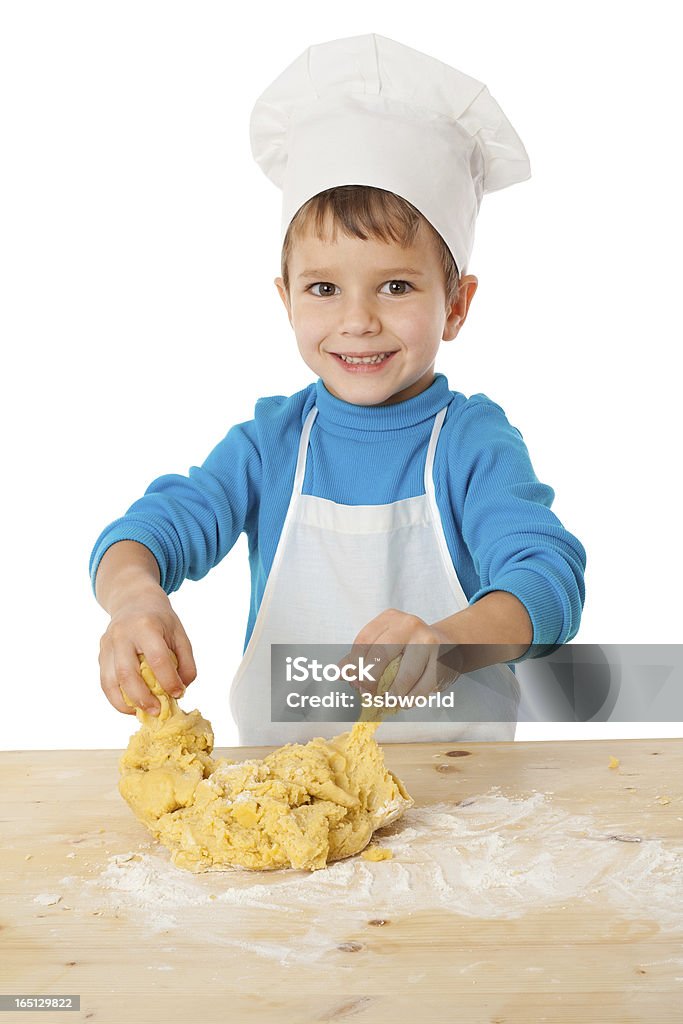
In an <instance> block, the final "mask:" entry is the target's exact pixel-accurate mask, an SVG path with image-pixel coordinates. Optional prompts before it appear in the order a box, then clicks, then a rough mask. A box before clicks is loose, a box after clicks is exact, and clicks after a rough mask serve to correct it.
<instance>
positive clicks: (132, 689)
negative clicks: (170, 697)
mask: <svg viewBox="0 0 683 1024" xmlns="http://www.w3.org/2000/svg"><path fill="white" fill-rule="evenodd" d="M114 668H115V675H116V685H117V686H120V687H121V689H122V690H123V691H124V693H125V694H126V696H127V697H128V700H130V701H132V702H133V704H135V706H136V708H141V709H142V710H143V711H147V712H149V713H151V714H157V713H158V712H159V710H160V708H161V705H160V704H159V701H158V700H157V698H156V697H155V696H154V694H153V693H152V691H151V690H150V688H149V687H148V685H147V683H146V682H145V680H144V679H143V678H142V675H141V673H140V660H139V658H138V656H137V651H136V650H135V645H134V644H130V646H128V647H126V649H125V653H122V652H121V650H120V649H119V650H118V652H117V651H115V652H114ZM152 671H154V670H153V669H152ZM154 674H155V675H156V672H155V673H154ZM122 699H123V698H122Z"/></svg>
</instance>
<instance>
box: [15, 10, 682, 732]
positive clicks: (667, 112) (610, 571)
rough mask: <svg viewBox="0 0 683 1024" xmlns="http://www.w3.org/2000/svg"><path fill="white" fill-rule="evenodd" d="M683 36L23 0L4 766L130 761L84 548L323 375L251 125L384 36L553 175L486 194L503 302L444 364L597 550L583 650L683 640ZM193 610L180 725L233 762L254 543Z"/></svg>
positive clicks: (645, 15)
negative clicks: (273, 98)
mask: <svg viewBox="0 0 683 1024" xmlns="http://www.w3.org/2000/svg"><path fill="white" fill-rule="evenodd" d="M676 15H677V11H676V5H675V4H670V3H663V2H650V3H648V4H647V5H646V6H645V7H643V6H642V5H641V4H633V3H628V4H625V3H619V4H617V3H587V2H585V0H582V2H574V3H572V4H571V5H564V6H560V5H557V4H545V3H541V2H536V3H529V2H513V3H510V2H492V0H488V2H487V3H485V4H473V3H459V2H452V3H449V4H447V5H443V4H441V3H438V4H437V3H436V2H433V0H426V2H425V0H423V2H421V3H419V4H417V5H416V4H415V3H413V2H410V3H405V2H400V0H392V2H391V3H383V2H382V3H367V2H363V3H356V2H348V0H347V2H345V3H344V4H330V5H320V4H318V3H315V4H314V3H309V2H298V3H297V4H284V5H273V6H272V9H270V8H268V7H266V6H264V5H263V4H254V5H253V6H251V7H250V8H249V9H248V10H247V9H246V6H245V5H234V4H228V3H184V4H179V3H169V2H164V3H152V2H145V0H135V2H123V0H118V2H116V3H97V2H87V3H85V2H84V3H68V2H60V3H57V4H55V3H34V2H30V0H22V2H21V3H19V2H15V3H5V4H3V5H2V9H1V12H0V96H1V97H2V99H1V101H0V147H1V148H2V158H1V159H0V204H1V206H0V215H1V229H0V259H1V261H2V265H1V267H0V272H1V288H2V300H1V303H0V317H1V322H0V329H1V331H2V339H3V349H2V351H3V359H2V362H3V375H2V376H3V401H2V405H1V415H2V420H3V422H2V441H3V470H4V472H3V492H4V496H3V500H2V517H3V520H2V539H3V546H2V553H3V581H4V586H3V595H4V599H5V602H6V603H5V610H4V615H3V620H4V621H3V626H4V629H3V633H4V637H3V644H2V654H3V657H2V668H3V673H2V675H3V684H4V685H3V691H4V692H3V716H2V727H1V730H2V731H1V733H0V746H1V747H3V748H10V749H19V748H45V749H48V748H60V747H74V748H95V747H115V748H121V747H123V746H125V744H126V743H127V740H128V737H129V735H130V733H131V732H132V731H133V730H134V728H136V727H137V722H136V720H135V718H133V717H129V716H124V715H122V714H120V713H119V712H117V711H115V710H114V709H113V708H112V706H111V705H110V704H109V703H108V701H107V700H106V698H105V696H104V694H103V693H102V691H101V689H100V683H99V666H98V661H97V658H98V651H99V640H100V636H101V634H102V633H103V632H104V630H105V629H106V626H107V623H108V616H107V614H106V612H105V611H104V610H103V609H102V608H101V607H100V606H99V605H98V604H97V602H96V601H95V598H94V596H93V594H92V591H91V587H90V580H89V577H88V560H89V556H90V552H91V549H92V546H93V544H94V542H95V540H96V538H97V536H98V534H99V533H100V531H101V530H102V529H103V528H104V526H106V525H107V524H108V523H109V522H111V521H112V520H113V519H115V518H116V517H118V516H120V515H122V514H123V513H124V512H125V511H126V509H127V508H128V507H129V506H130V505H131V504H132V502H133V501H135V500H136V498H138V497H139V496H140V495H142V493H143V492H144V490H145V488H146V487H147V486H148V484H149V483H150V482H151V481H152V480H153V479H154V478H156V477H157V476H160V475H162V474H163V473H169V472H177V473H187V471H188V469H189V467H190V466H191V465H199V464H201V462H202V461H203V460H204V458H205V457H206V455H207V454H208V452H209V451H210V450H211V449H212V448H213V447H214V445H215V444H216V443H217V442H218V441H219V440H220V439H221V438H222V437H223V436H224V435H225V434H226V433H227V431H228V429H229V428H230V426H232V424H234V423H237V422H240V421H243V420H246V419H250V418H251V417H252V416H253V411H254V403H255V401H256V399H257V398H258V397H260V396H262V395H271V394H283V395H289V394H292V393H293V392H295V391H298V390H299V389H301V388H303V387H305V386H306V385H307V384H309V383H311V381H312V380H313V379H314V378H313V376H312V374H311V373H310V371H309V370H308V368H307V367H306V366H305V364H304V363H303V362H302V361H301V359H300V357H299V355H298V352H297V349H296V344H295V339H294V335H293V333H292V330H291V328H290V325H289V322H288V320H287V318H286V314H285V311H284V308H283V307H282V305H281V302H280V299H279V297H278V295H277V292H276V289H275V285H274V284H273V279H274V277H276V276H277V275H278V274H279V273H280V264H279V219H280V193H279V191H278V190H277V189H276V188H275V186H274V185H272V183H271V182H269V181H268V180H267V179H266V177H265V176H264V175H263V173H262V172H261V170H260V169H259V168H258V167H257V165H256V164H255V163H254V161H253V159H252V157H251V152H250V148H249V130H248V129H249V116H250V112H251V108H252V106H253V103H254V102H255V100H256V98H257V96H258V95H259V94H260V92H261V91H262V90H263V89H264V88H265V87H266V86H267V85H268V84H269V83H270V82H271V81H272V80H273V79H274V78H275V77H276V76H277V75H278V74H279V73H280V72H281V71H282V70H283V69H284V68H285V66H287V65H288V64H289V63H291V61H293V60H294V59H295V58H296V57H297V56H298V55H299V54H300V53H301V52H302V51H303V50H304V49H305V48H306V47H307V46H309V45H311V44H312V43H318V42H324V41H326V40H328V39H331V38H335V37H342V36H350V35H357V34H362V33H366V32H378V33H380V34H382V35H386V36H389V37H391V38H393V39H396V40H397V41H399V42H402V43H404V44H406V45H409V46H412V47H413V48H415V49H418V50H421V51H423V52H427V53H429V54H431V55H432V56H434V57H436V58H438V59H440V60H442V61H444V62H446V63H449V64H451V65H453V66H454V67H457V68H458V69H460V70H461V71H464V72H465V73H466V74H469V75H472V76H473V77H475V78H477V79H478V80H480V81H482V82H485V83H486V84H487V85H488V87H489V90H490V92H491V93H492V95H493V96H494V97H495V98H496V99H497V100H498V101H499V103H500V104H501V106H502V108H503V110H504V111H505V112H506V114H507V116H508V117H509V118H510V120H511V122H512V124H513V125H514V127H515V128H516V130H517V132H518V133H519V135H520V137H521V138H522V140H523V142H524V144H525V146H526V148H527V151H528V153H529V157H530V161H531V169H532V177H531V179H530V180H529V181H527V182H523V183H521V184H518V185H515V186H513V187H511V188H509V189H506V190H503V191H502V192H498V193H495V194H491V195H489V196H485V197H484V200H483V204H482V209H481V213H480V216H479V220H478V224H477V236H476V241H475V246H474V251H473V255H472V259H471V263H470V268H469V270H470V272H471V273H474V274H476V275H477V277H478V278H479V289H478V291H477V294H476V296H475V299H474V301H473V304H472V307H471V309H470V313H469V316H468V320H467V323H466V325H465V327H464V328H463V330H462V332H461V334H460V335H459V337H458V339H457V342H455V343H453V342H452V343H450V344H449V345H448V346H445V345H444V347H443V350H442V353H441V355H440V357H439V359H438V361H437V370H439V371H441V372H443V373H445V374H446V375H447V377H448V379H449V383H450V386H451V388H453V389H455V390H459V391H462V392H464V393H465V394H467V395H469V394H472V393H474V392H479V391H483V392H484V393H485V394H487V395H489V396H490V397H491V398H492V399H494V400H495V401H496V402H498V403H499V404H500V405H502V406H503V408H504V409H505V411H506V413H507V415H508V418H509V419H510V421H511V422H512V423H513V424H514V425H515V426H517V427H519V429H520V430H521V431H522V434H523V436H524V438H525V441H526V443H527V445H528V447H529V450H530V453H531V457H532V461H533V463H534V467H535V469H536V472H537V474H538V476H539V477H540V479H541V480H543V481H545V482H547V483H550V484H551V485H552V486H553V487H554V489H555V492H556V500H555V504H554V506H553V508H554V510H555V512H556V514H557V515H558V516H559V517H560V519H561V520H562V521H563V522H564V524H565V525H566V526H567V527H568V528H569V529H570V530H572V532H574V533H575V534H576V535H577V536H578V537H579V538H580V539H581V540H582V542H583V543H584V545H585V547H586V549H587V552H588V571H587V576H586V585H587V600H586V606H585V612H584V617H583V622H582V627H581V630H580V633H579V635H578V637H577V642H585V643H629V642H638V643H660V642H661V643H673V642H677V641H679V640H681V628H680V624H679V619H680V608H681V599H680V593H679V591H680V586H681V584H680V580H681V559H680V543H679V539H678V538H679V533H680V524H681V506H680V502H679V493H680V491H679V485H678V469H677V466H678V449H679V440H680V395H679V376H680V375H679V372H678V370H677V369H676V367H677V366H678V365H679V363H678V359H677V356H678V350H679V348H680V342H681V330H680V309H681V306H680V288H681V286H680V266H681V260H680V251H681V185H680V180H681V166H680V158H679V155H680V139H679V134H680V121H681V98H682V96H681V78H680V70H678V69H680V37H679V34H678V32H677V31H676V29H675V19H676ZM171 600H172V603H173V606H174V608H175V610H176V611H177V613H178V615H179V616H180V618H181V620H182V621H183V623H184V625H185V628H186V630H187V632H188V635H189V637H190V640H191V642H192V645H193V648H194V653H195V658H196V662H197V666H198V678H197V680H196V681H195V682H194V683H193V684H192V686H191V687H190V689H189V691H188V695H187V697H186V698H185V701H184V704H183V706H184V707H185V708H186V710H191V708H193V707H199V708H200V709H201V711H202V713H203V714H204V715H205V716H206V717H208V718H209V719H210V720H211V721H212V723H213V726H214V730H215V733H216V743H217V745H229V744H232V743H236V742H237V734H236V730H235V727H234V724H233V722H232V719H231V716H230V711H229V707H228V691H229V684H230V680H231V678H232V676H233V674H234V672H235V671H236V669H237V666H238V664H239V661H240V658H241V654H242V646H243V641H244V634H245V628H246V622H247V612H248V603H249V570H248V562H247V545H246V538H245V537H244V536H242V537H240V539H239V541H238V543H237V544H236V545H235V547H234V548H233V550H232V551H231V552H230V554H229V555H228V556H227V557H226V558H225V559H224V560H223V562H222V563H221V564H220V565H219V566H217V567H216V568H215V569H214V570H213V571H212V572H211V573H210V574H209V575H208V576H207V577H205V579H203V580H200V581H197V582H192V581H186V582H185V583H184V584H183V586H182V588H181V590H180V591H179V592H177V593H176V594H175V595H173V596H172V598H171ZM678 733H679V728H678V727H677V726H675V725H668V726H667V725H666V724H647V723H642V724H640V723H637V724H635V725H634V726H616V725H603V726H600V727H595V728H593V729H592V730H591V729H588V728H585V729H584V730H583V732H581V733H580V734H581V735H586V736H590V735H596V736H597V735H601V736H607V735H617V736H630V735H643V736H663V735H677V734H678ZM570 735H579V733H577V732H576V730H574V731H573V732H572V731H571V730H570V729H567V728H566V727H563V726H555V727H552V726H544V725H540V726H539V725H523V724H522V725H520V726H519V728H518V734H517V736H518V739H525V738H530V737H532V736H533V737H534V738H541V739H550V738H555V737H558V736H570Z"/></svg>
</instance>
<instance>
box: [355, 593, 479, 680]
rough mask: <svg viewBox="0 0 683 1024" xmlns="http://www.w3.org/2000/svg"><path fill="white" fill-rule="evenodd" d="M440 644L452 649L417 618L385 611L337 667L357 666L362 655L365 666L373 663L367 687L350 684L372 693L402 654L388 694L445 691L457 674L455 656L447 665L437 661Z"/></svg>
mask: <svg viewBox="0 0 683 1024" xmlns="http://www.w3.org/2000/svg"><path fill="white" fill-rule="evenodd" d="M377 645H379V646H377ZM442 645H446V647H447V649H448V650H449V651H452V649H453V648H454V646H455V645H454V644H453V643H452V641H450V642H449V640H448V638H447V637H446V636H445V634H443V633H442V632H441V631H440V630H439V629H438V628H437V627H435V626H430V625H429V624H428V623H427V622H425V621H424V619H421V618H419V617H418V616H417V615H410V614H409V613H408V612H402V611H398V610H397V609H396V608H388V609H387V610H386V611H384V612H382V613H381V614H380V615H378V616H376V618H374V619H372V620H371V621H370V622H368V623H367V625H366V626H364V627H363V629H361V631H360V633H358V635H357V636H356V638H355V640H354V642H353V647H352V649H351V651H350V653H349V654H348V655H346V657H344V658H342V660H341V661H340V662H339V666H340V667H343V666H344V665H357V664H358V661H359V659H360V657H361V656H362V657H363V660H364V662H365V664H366V666H367V665H368V664H370V663H372V665H373V668H372V674H373V676H374V678H375V680H376V681H375V683H374V684H373V685H371V686H370V687H368V686H367V685H366V683H365V682H364V681H363V682H357V683H351V686H355V687H356V688H357V689H359V690H360V691H361V692H366V693H372V694H374V693H375V692H376V690H377V682H378V681H379V680H380V679H381V677H382V674H383V673H384V671H385V669H386V668H387V666H388V665H389V664H390V663H391V662H392V661H393V660H394V658H396V657H398V655H399V654H401V655H403V656H402V658H401V664H400V666H399V670H398V673H397V675H396V678H395V679H394V681H393V683H392V684H391V686H390V687H389V690H388V691H387V692H388V693H392V694H395V695H397V696H404V695H405V694H408V693H410V694H411V695H412V696H418V695H421V696H427V695H428V694H430V693H435V692H436V691H438V690H444V689H446V688H447V687H448V686H450V684H451V683H453V682H454V681H455V680H456V679H457V678H458V676H459V675H460V671H459V670H458V669H457V668H456V667H455V664H457V660H458V659H457V655H456V656H455V657H454V656H453V654H452V653H451V654H450V655H449V657H448V662H449V664H445V663H444V661H442V660H439V653H440V650H439V649H440V647H441V650H442V652H443V646H442ZM454 663H455V664H454Z"/></svg>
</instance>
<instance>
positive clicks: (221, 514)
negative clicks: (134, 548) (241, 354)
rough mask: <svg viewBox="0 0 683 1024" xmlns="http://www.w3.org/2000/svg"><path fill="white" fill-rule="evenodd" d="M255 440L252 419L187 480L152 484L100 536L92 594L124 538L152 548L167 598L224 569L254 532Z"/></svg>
mask: <svg viewBox="0 0 683 1024" xmlns="http://www.w3.org/2000/svg"><path fill="white" fill-rule="evenodd" d="M256 436H257V435H256V431H255V427H254V421H253V420H251V421H248V422H246V423H239V424H237V425H236V426H234V427H232V428H231V429H230V430H229V431H228V433H227V434H226V436H225V437H224V438H223V440H222V441H220V442H219V443H218V444H217V445H216V446H215V448H213V450H212V451H211V452H210V453H209V455H208V456H207V457H206V459H205V461H204V462H203V463H202V465H201V466H191V467H190V470H189V473H188V474H187V476H184V475H181V474H177V473H167V474H165V475H164V476H160V477H157V478H156V479H155V480H153V481H152V483H151V484H150V485H149V487H148V488H147V490H146V491H145V493H144V495H143V496H142V497H141V498H139V499H138V500H137V501H135V502H134V503H133V504H132V505H131V506H130V508H129V509H128V511H127V512H126V513H125V515H123V516H121V517H120V518H119V519H115V520H114V521H113V522H112V523H110V524H109V525H108V526H107V527H105V529H104V530H103V531H102V533H101V534H100V535H99V537H98V538H97V540H96V542H95V545H94V547H93V549H92V552H91V555H90V566H89V569H90V580H91V586H92V590H93V594H94V593H95V577H96V575H97V569H98V566H99V564H100V561H101V559H102V556H103V555H104V553H105V551H106V550H107V548H108V547H110V546H111V545H112V544H115V543H116V541H119V540H136V541H139V542H140V543H141V544H144V545H145V546H146V547H148V548H149V550H150V551H151V552H152V554H153V555H154V557H155V558H156V560H157V562H158V564H159V573H160V583H161V586H162V588H163V589H164V590H165V591H166V593H167V594H170V593H172V592H173V591H174V590H178V588H179V587H180V585H181V583H182V582H183V580H185V579H191V580H199V579H201V578H202V577H203V576H205V575H206V574H207V573H208V572H209V570H210V569H212V568H213V567H214V566H215V565H217V564H218V563H219V562H220V561H221V559H222V558H224V557H225V555H226V554H227V553H228V552H229V551H230V549H231V548H232V547H233V545H234V544H235V542H236V540H237V538H238V537H239V535H240V534H241V533H242V532H243V531H244V530H247V532H249V531H250V529H252V528H255V523H256V518H257V508H258V496H259V493H260V483H261V460H260V456H259V452H258V448H257V445H256V442H255V438H256Z"/></svg>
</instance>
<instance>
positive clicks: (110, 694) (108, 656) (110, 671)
mask: <svg viewBox="0 0 683 1024" xmlns="http://www.w3.org/2000/svg"><path fill="white" fill-rule="evenodd" d="M100 686H101V687H102V689H103V691H104V693H105V696H106V698H107V700H108V701H109V703H110V704H111V705H112V706H113V707H115V708H116V710H117V711H121V712H122V713H123V714H124V715H134V714H135V708H131V707H129V706H128V705H127V704H126V702H125V700H124V699H123V695H122V693H121V689H120V687H119V684H118V683H117V681H116V670H115V668H114V656H113V652H112V651H111V650H110V649H109V648H108V647H107V648H102V649H101V651H100Z"/></svg>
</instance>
